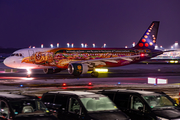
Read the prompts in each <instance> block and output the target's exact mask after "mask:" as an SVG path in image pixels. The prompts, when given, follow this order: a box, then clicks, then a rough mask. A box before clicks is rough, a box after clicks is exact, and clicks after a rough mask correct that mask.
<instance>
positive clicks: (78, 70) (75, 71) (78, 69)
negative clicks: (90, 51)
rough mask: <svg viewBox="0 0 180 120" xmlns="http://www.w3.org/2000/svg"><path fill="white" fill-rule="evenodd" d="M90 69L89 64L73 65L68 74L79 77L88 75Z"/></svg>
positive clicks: (70, 65)
mask: <svg viewBox="0 0 180 120" xmlns="http://www.w3.org/2000/svg"><path fill="white" fill-rule="evenodd" d="M88 69H89V67H88V65H87V64H81V63H71V64H69V66H68V72H69V74H72V75H74V76H79V75H81V74H83V73H87V71H88Z"/></svg>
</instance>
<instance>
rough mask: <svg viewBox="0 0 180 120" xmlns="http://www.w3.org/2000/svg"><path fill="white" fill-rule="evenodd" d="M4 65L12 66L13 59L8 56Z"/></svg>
mask: <svg viewBox="0 0 180 120" xmlns="http://www.w3.org/2000/svg"><path fill="white" fill-rule="evenodd" d="M3 63H4V65H6V66H8V67H10V65H11V64H12V60H11V59H10V58H9V57H7V58H6V59H5V60H4V61H3Z"/></svg>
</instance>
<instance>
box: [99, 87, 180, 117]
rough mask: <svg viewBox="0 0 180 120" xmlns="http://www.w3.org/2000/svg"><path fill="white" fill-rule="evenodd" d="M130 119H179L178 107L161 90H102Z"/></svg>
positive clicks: (179, 109)
mask: <svg viewBox="0 0 180 120" xmlns="http://www.w3.org/2000/svg"><path fill="white" fill-rule="evenodd" d="M98 93H100V94H104V95H106V96H108V97H109V98H110V99H111V100H112V101H113V102H114V103H115V104H116V106H117V107H118V108H119V109H120V110H122V111H123V112H124V113H126V114H127V115H128V116H129V117H130V118H131V119H132V120H180V107H179V105H178V104H177V103H176V102H175V101H174V100H173V99H172V98H170V97H169V96H168V95H166V94H165V93H162V92H150V91H140V90H122V89H118V90H117V89H116V90H102V91H99V92H98Z"/></svg>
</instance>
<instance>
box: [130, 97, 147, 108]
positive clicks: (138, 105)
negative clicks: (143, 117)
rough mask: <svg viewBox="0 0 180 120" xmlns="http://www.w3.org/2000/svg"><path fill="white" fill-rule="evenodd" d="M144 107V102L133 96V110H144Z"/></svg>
mask: <svg viewBox="0 0 180 120" xmlns="http://www.w3.org/2000/svg"><path fill="white" fill-rule="evenodd" d="M143 106H144V105H143V102H142V100H141V99H140V98H139V97H137V96H133V97H132V98H131V109H133V110H139V108H143Z"/></svg>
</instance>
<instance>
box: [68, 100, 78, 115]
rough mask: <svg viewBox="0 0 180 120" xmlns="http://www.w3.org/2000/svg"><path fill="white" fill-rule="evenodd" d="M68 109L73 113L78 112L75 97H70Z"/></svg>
mask: <svg viewBox="0 0 180 120" xmlns="http://www.w3.org/2000/svg"><path fill="white" fill-rule="evenodd" d="M69 111H70V112H73V113H79V112H80V104H79V102H78V100H77V99H75V98H71V99H70V106H69Z"/></svg>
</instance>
